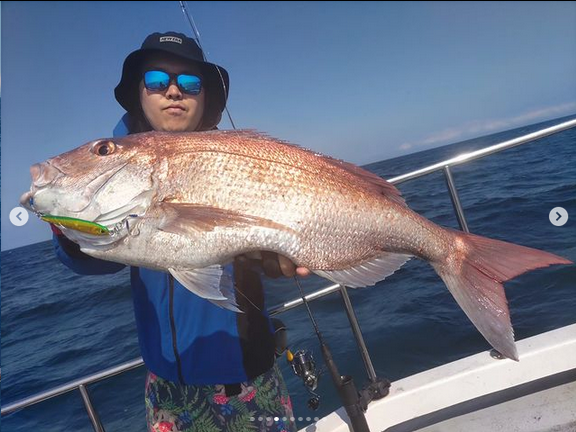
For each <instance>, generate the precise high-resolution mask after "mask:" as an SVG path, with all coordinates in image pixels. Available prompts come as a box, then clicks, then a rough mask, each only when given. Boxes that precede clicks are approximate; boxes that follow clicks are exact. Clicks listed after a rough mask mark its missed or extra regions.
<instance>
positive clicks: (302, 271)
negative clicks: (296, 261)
mask: <svg viewBox="0 0 576 432" xmlns="http://www.w3.org/2000/svg"><path fill="white" fill-rule="evenodd" d="M310 273H311V272H310V270H308V269H307V268H306V267H297V268H296V274H297V275H298V276H301V277H306V276H310Z"/></svg>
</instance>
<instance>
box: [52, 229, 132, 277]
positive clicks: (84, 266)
mask: <svg viewBox="0 0 576 432" xmlns="http://www.w3.org/2000/svg"><path fill="white" fill-rule="evenodd" d="M52 243H53V244H54V249H55V251H56V256H57V257H58V259H59V260H60V261H61V262H62V264H64V265H65V266H66V267H68V268H69V269H71V270H72V271H73V272H74V273H78V274H81V275H100V274H111V273H117V272H119V271H120V270H122V269H123V268H124V267H126V266H125V265H124V264H119V263H115V262H111V261H104V260H101V259H97V258H92V257H91V256H89V255H86V254H85V253H84V252H82V251H81V250H80V246H78V245H77V244H76V243H74V242H73V241H71V240H69V239H67V238H66V237H64V236H63V235H56V234H54V235H53V237H52Z"/></svg>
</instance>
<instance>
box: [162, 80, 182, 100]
mask: <svg viewBox="0 0 576 432" xmlns="http://www.w3.org/2000/svg"><path fill="white" fill-rule="evenodd" d="M166 97H167V98H168V99H182V91H181V90H180V87H178V85H177V84H176V83H175V82H174V81H170V84H169V85H168V88H167V89H166Z"/></svg>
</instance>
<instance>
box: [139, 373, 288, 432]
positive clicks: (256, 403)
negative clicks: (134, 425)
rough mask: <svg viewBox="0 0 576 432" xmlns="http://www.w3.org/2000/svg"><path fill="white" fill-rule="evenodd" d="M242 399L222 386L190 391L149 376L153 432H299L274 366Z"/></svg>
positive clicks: (247, 388)
mask: <svg viewBox="0 0 576 432" xmlns="http://www.w3.org/2000/svg"><path fill="white" fill-rule="evenodd" d="M240 390H241V391H240V393H239V394H238V395H236V396H231V397H228V396H226V391H225V387H224V386H223V385H206V386H192V385H180V384H178V383H175V382H172V381H166V380H164V379H162V378H160V377H157V376H156V375H154V374H152V373H151V372H148V377H147V379H146V421H147V424H148V431H149V432H222V431H227V432H248V431H256V432H264V431H266V432H296V424H295V423H294V416H293V414H292V403H291V402H290V397H289V396H288V391H287V389H286V384H285V383H284V379H283V378H282V374H281V372H280V369H279V368H278V366H277V365H276V364H274V367H273V368H272V369H270V370H269V371H268V372H266V373H264V374H262V375H260V376H259V377H257V378H256V379H254V380H253V381H248V382H245V383H241V384H240Z"/></svg>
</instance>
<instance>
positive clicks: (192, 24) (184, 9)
mask: <svg viewBox="0 0 576 432" xmlns="http://www.w3.org/2000/svg"><path fill="white" fill-rule="evenodd" d="M178 3H180V8H181V9H182V13H183V14H184V17H186V20H187V21H188V24H190V28H191V29H192V33H193V34H194V36H193V37H194V39H195V40H196V42H197V43H198V46H199V47H200V50H201V51H202V58H203V59H204V61H205V62H208V59H207V57H206V51H204V48H203V47H202V42H201V41H200V32H199V31H198V27H196V23H195V22H194V18H192V15H191V14H190V13H189V12H188V7H187V6H186V2H184V1H181V2H178ZM216 71H218V75H220V81H222V87H224V94H225V95H226V99H228V88H226V83H225V81H224V77H222V73H221V72H220V69H218V68H216ZM224 109H225V110H226V115H227V116H228V120H230V124H232V129H234V130H236V125H235V124H234V121H233V120H232V116H231V115H230V111H229V110H228V106H227V104H226V105H225V106H224Z"/></svg>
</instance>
